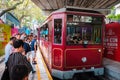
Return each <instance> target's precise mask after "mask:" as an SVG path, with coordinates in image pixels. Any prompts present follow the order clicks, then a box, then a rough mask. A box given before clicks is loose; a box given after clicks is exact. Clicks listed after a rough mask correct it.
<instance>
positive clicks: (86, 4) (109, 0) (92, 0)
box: [32, 0, 120, 14]
mask: <svg viewBox="0 0 120 80" xmlns="http://www.w3.org/2000/svg"><path fill="white" fill-rule="evenodd" d="M32 2H34V3H35V4H36V5H37V6H38V7H39V8H40V9H42V11H43V12H45V13H47V14H49V13H51V12H52V11H55V10H57V9H60V8H63V7H66V6H73V7H80V8H90V9H95V10H99V11H102V12H104V14H107V13H108V12H109V11H110V9H111V8H112V7H113V6H115V5H117V4H118V3H120V0H32Z"/></svg>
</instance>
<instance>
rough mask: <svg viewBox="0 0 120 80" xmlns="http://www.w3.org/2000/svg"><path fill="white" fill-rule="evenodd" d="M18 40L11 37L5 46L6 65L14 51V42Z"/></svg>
mask: <svg viewBox="0 0 120 80" xmlns="http://www.w3.org/2000/svg"><path fill="white" fill-rule="evenodd" d="M14 40H16V37H11V38H10V41H9V42H8V44H7V45H6V46H5V63H6V62H7V60H8V58H9V55H10V54H11V53H12V51H13V41H14Z"/></svg>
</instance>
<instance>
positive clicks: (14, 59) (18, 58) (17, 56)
mask: <svg viewBox="0 0 120 80" xmlns="http://www.w3.org/2000/svg"><path fill="white" fill-rule="evenodd" d="M18 64H23V65H26V66H27V67H28V71H29V73H30V72H31V71H32V66H31V64H30V62H29V61H28V60H27V58H26V56H24V55H22V54H21V53H19V52H15V53H12V54H11V55H10V57H9V59H8V71H9V74H10V79H11V74H12V69H13V67H14V66H15V65H18Z"/></svg>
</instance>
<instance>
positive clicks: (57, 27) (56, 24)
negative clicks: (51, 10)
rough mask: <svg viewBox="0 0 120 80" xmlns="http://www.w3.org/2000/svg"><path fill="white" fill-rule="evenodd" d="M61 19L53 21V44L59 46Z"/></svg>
mask: <svg viewBox="0 0 120 80" xmlns="http://www.w3.org/2000/svg"><path fill="white" fill-rule="evenodd" d="M61 29H62V19H55V20H54V43H57V44H61V35H62V34H61V32H62V30H61Z"/></svg>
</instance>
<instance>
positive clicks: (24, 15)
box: [0, 0, 46, 27]
mask: <svg viewBox="0 0 120 80" xmlns="http://www.w3.org/2000/svg"><path fill="white" fill-rule="evenodd" d="M18 3H19V4H18ZM13 4H15V5H16V6H15V7H14V9H12V10H9V12H11V13H13V14H14V15H15V16H16V17H17V18H18V20H19V21H20V27H22V26H23V25H25V26H28V27H30V26H32V24H31V23H32V20H37V21H38V22H39V24H41V23H42V22H43V21H44V20H45V18H46V17H45V16H43V15H42V11H41V10H40V8H38V7H37V6H36V5H35V4H34V3H33V2H32V1H31V0H0V8H2V9H4V10H6V9H9V8H11V7H13ZM17 4H18V5H17Z"/></svg>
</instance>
